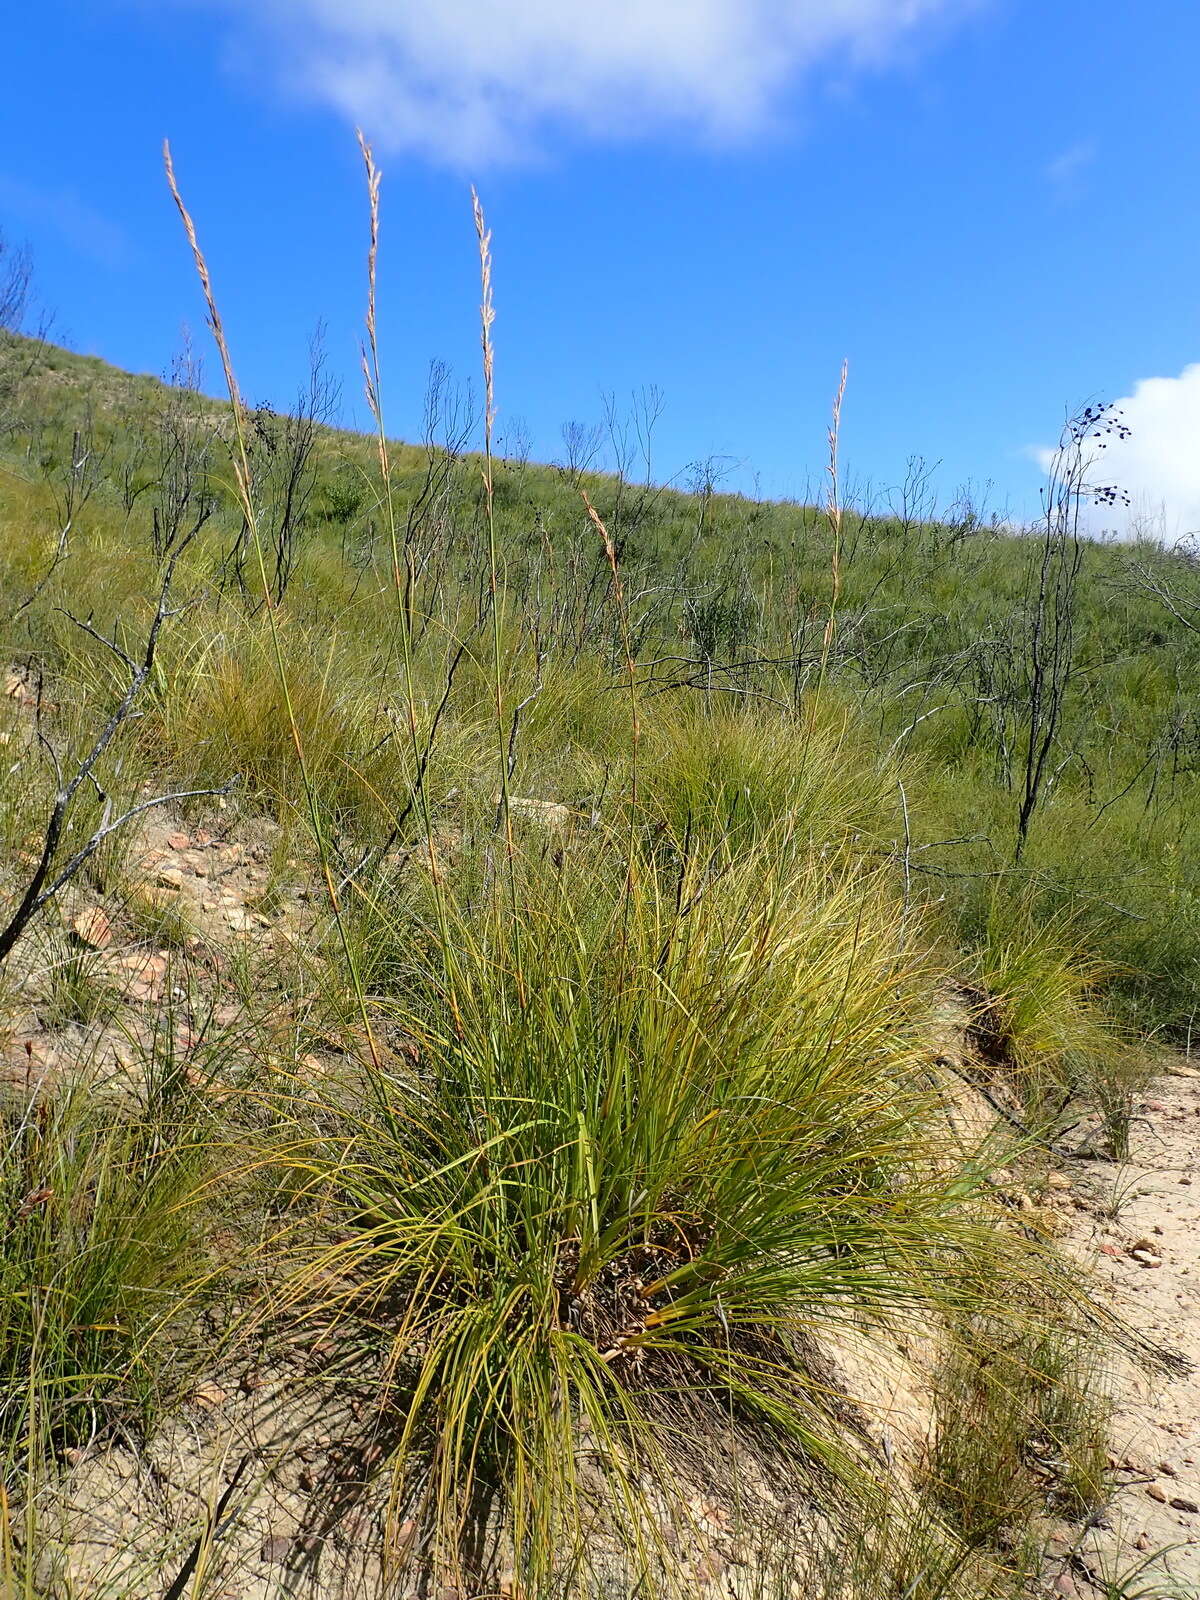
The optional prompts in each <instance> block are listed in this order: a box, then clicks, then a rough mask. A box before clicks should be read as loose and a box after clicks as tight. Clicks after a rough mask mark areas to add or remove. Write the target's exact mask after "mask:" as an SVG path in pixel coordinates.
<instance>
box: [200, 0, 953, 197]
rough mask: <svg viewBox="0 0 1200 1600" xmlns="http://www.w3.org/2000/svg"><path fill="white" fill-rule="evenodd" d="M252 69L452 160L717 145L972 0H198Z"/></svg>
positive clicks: (379, 133)
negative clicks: (231, 22) (583, 141)
mask: <svg viewBox="0 0 1200 1600" xmlns="http://www.w3.org/2000/svg"><path fill="white" fill-rule="evenodd" d="M214 3H217V4H223V5H224V8H225V9H226V10H227V11H228V12H229V13H230V15H231V16H232V17H233V18H235V19H236V24H235V27H236V31H235V35H234V37H235V39H236V40H237V43H238V54H239V56H240V57H241V58H242V60H243V62H245V63H246V64H247V65H250V66H251V69H252V70H253V71H254V72H256V73H257V72H261V71H263V70H264V69H266V70H270V71H273V72H275V73H281V74H282V75H283V78H284V81H285V82H287V83H288V84H289V85H290V86H291V87H294V88H296V87H298V88H299V89H301V90H302V91H303V92H305V93H307V94H308V95H311V96H312V97H314V98H316V99H318V100H323V101H325V102H326V103H328V104H332V105H333V106H335V107H336V108H337V109H338V110H340V111H342V112H344V113H345V114H346V115H347V116H348V117H350V118H352V119H353V120H355V121H361V122H362V123H363V124H364V125H365V126H366V127H367V128H368V130H369V131H370V132H371V134H372V136H373V137H374V138H375V139H377V140H378V141H379V143H381V144H387V145H391V146H392V147H395V148H402V149H409V150H415V151H418V152H420V153H421V154H423V155H426V156H431V157H433V158H434V159H437V160H442V161H447V162H450V163H452V164H455V165H460V166H462V165H469V166H477V165H481V164H484V163H495V162H500V161H513V160H519V159H522V158H529V157H531V156H536V155H538V154H539V153H540V152H541V151H542V150H543V149H545V147H546V145H547V143H548V141H550V140H552V139H553V137H554V136H555V135H556V134H560V135H561V134H562V133H564V132H567V133H573V134H575V135H577V136H579V135H581V136H584V137H587V138H591V139H599V140H621V139H629V138H636V137H639V136H642V135H645V134H648V133H653V132H656V131H663V130H681V131H683V132H686V133H688V134H691V135H693V136H699V137H700V138H703V139H707V140H711V141H717V142H722V143H724V142H730V141H737V140H741V139H745V138H747V137H749V136H750V135H752V134H754V133H756V132H760V131H762V130H763V129H764V128H766V127H769V126H770V124H771V122H772V120H773V118H774V117H775V116H776V115H777V114H778V113H779V111H780V109H781V107H782V103H783V100H784V95H785V91H786V90H788V89H789V88H791V87H792V86H793V85H794V84H796V83H797V81H798V80H799V79H801V78H802V77H803V76H804V75H805V74H806V73H808V72H810V71H812V70H813V69H814V68H817V67H820V66H833V67H845V66H847V65H849V66H852V67H858V68H868V67H869V68H878V67H881V66H883V65H886V64H887V63H888V61H890V60H891V59H893V57H894V55H895V52H896V51H897V49H899V48H901V47H903V46H905V45H907V44H909V43H912V42H915V41H919V40H920V39H922V38H923V37H924V35H925V34H926V33H927V32H928V31H930V29H931V28H932V26H933V25H934V24H936V23H938V22H945V21H951V20H953V19H954V18H955V17H958V16H962V15H965V14H966V13H967V12H969V11H973V10H975V9H976V8H977V6H978V4H979V3H980V0H250V3H247V0H214Z"/></svg>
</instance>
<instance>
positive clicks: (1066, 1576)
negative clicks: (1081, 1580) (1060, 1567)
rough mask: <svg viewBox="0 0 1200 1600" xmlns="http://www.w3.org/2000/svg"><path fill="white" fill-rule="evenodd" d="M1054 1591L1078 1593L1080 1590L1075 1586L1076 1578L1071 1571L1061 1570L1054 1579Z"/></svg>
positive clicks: (1056, 1592)
mask: <svg viewBox="0 0 1200 1600" xmlns="http://www.w3.org/2000/svg"><path fill="white" fill-rule="evenodd" d="M1054 1592H1055V1594H1078V1592H1079V1591H1078V1590H1077V1589H1076V1587H1075V1580H1074V1578H1073V1577H1072V1576H1071V1574H1070V1573H1069V1572H1060V1573H1059V1575H1058V1577H1057V1578H1055V1580H1054Z"/></svg>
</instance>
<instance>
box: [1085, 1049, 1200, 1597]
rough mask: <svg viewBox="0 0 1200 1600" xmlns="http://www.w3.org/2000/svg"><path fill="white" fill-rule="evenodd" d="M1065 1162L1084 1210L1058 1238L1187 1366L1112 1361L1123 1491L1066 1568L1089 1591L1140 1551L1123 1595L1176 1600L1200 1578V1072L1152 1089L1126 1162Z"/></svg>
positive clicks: (1179, 1069) (1117, 1304) (1171, 1075)
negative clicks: (1159, 1368) (1169, 1368)
mask: <svg viewBox="0 0 1200 1600" xmlns="http://www.w3.org/2000/svg"><path fill="white" fill-rule="evenodd" d="M1070 1165H1071V1170H1070V1171H1069V1172H1068V1174H1067V1176H1069V1177H1070V1179H1071V1180H1072V1189H1073V1192H1074V1194H1075V1196H1076V1197H1077V1199H1078V1200H1079V1201H1080V1202H1082V1204H1083V1205H1084V1206H1086V1209H1079V1210H1077V1211H1076V1214H1075V1220H1074V1221H1073V1223H1072V1224H1071V1225H1070V1227H1069V1229H1068V1232H1067V1235H1066V1239H1065V1243H1066V1244H1067V1246H1068V1248H1069V1249H1070V1250H1071V1251H1072V1252H1073V1253H1074V1254H1075V1255H1076V1256H1078V1257H1079V1258H1080V1259H1082V1260H1084V1261H1086V1262H1087V1263H1088V1265H1089V1266H1090V1267H1092V1269H1093V1270H1094V1273H1095V1277H1096V1280H1097V1290H1098V1292H1099V1293H1100V1294H1101V1295H1105V1296H1107V1297H1108V1299H1109V1302H1110V1304H1111V1305H1112V1307H1113V1310H1114V1311H1116V1312H1117V1314H1118V1315H1119V1316H1120V1317H1121V1318H1122V1319H1123V1320H1124V1321H1125V1322H1127V1323H1128V1324H1129V1325H1130V1326H1132V1327H1133V1328H1134V1329H1136V1330H1137V1332H1138V1333H1139V1334H1140V1335H1142V1336H1143V1337H1145V1338H1146V1339H1147V1340H1150V1341H1152V1342H1153V1343H1154V1344H1155V1345H1157V1346H1160V1347H1162V1348H1163V1349H1165V1350H1166V1351H1169V1352H1173V1353H1174V1355H1175V1356H1176V1357H1178V1358H1182V1360H1181V1362H1180V1365H1182V1364H1183V1363H1186V1364H1187V1370H1183V1371H1179V1372H1176V1373H1173V1374H1165V1375H1162V1376H1158V1377H1154V1376H1151V1375H1149V1374H1148V1373H1147V1371H1146V1368H1145V1367H1144V1366H1143V1365H1141V1364H1140V1363H1138V1362H1136V1361H1134V1360H1132V1359H1129V1358H1126V1357H1123V1356H1118V1357H1116V1358H1115V1363H1114V1371H1113V1383H1114V1393H1115V1396H1116V1416H1115V1426H1114V1432H1113V1454H1114V1457H1115V1460H1116V1463H1117V1464H1118V1467H1119V1471H1118V1477H1119V1481H1120V1487H1119V1488H1118V1490H1117V1493H1116V1495H1115V1497H1114V1499H1113V1502H1112V1505H1111V1506H1110V1507H1109V1509H1108V1512H1107V1515H1106V1517H1105V1519H1104V1521H1103V1523H1102V1524H1100V1525H1098V1526H1096V1527H1095V1528H1093V1529H1091V1530H1090V1531H1089V1533H1088V1536H1087V1538H1086V1539H1085V1541H1084V1543H1083V1546H1082V1548H1081V1549H1080V1552H1079V1558H1078V1559H1077V1560H1076V1561H1075V1562H1074V1563H1072V1567H1071V1571H1072V1573H1073V1574H1074V1577H1075V1581H1076V1582H1077V1584H1078V1588H1079V1592H1081V1593H1084V1594H1086V1593H1087V1592H1088V1589H1089V1584H1088V1577H1089V1575H1090V1576H1091V1577H1092V1578H1093V1579H1096V1580H1105V1581H1111V1579H1112V1577H1113V1576H1115V1575H1116V1574H1117V1573H1118V1572H1122V1571H1124V1572H1127V1571H1128V1569H1129V1568H1130V1567H1131V1566H1133V1565H1134V1564H1135V1563H1136V1562H1137V1561H1138V1560H1139V1559H1141V1560H1143V1561H1145V1562H1146V1563H1147V1565H1146V1570H1145V1572H1144V1573H1143V1574H1142V1575H1141V1576H1140V1577H1139V1579H1138V1580H1137V1582H1135V1583H1134V1584H1133V1585H1132V1586H1131V1587H1130V1589H1129V1593H1130V1594H1131V1595H1132V1594H1137V1593H1139V1592H1143V1593H1144V1592H1146V1590H1147V1589H1149V1588H1150V1586H1151V1585H1153V1584H1155V1583H1157V1584H1158V1585H1159V1587H1158V1589H1157V1591H1156V1593H1157V1594H1158V1595H1161V1596H1163V1597H1164V1600H1165V1597H1166V1596H1176V1595H1178V1596H1180V1597H1181V1600H1182V1597H1183V1596H1185V1595H1187V1594H1188V1593H1190V1592H1191V1588H1192V1586H1200V1071H1197V1070H1196V1069H1195V1068H1193V1067H1191V1066H1188V1065H1187V1064H1185V1063H1182V1062H1180V1063H1179V1064H1178V1065H1175V1066H1172V1067H1171V1068H1170V1069H1169V1070H1168V1073H1167V1074H1166V1075H1165V1076H1163V1077H1161V1078H1160V1079H1158V1080H1157V1082H1156V1083H1155V1084H1154V1085H1153V1086H1152V1088H1151V1090H1150V1091H1149V1093H1148V1094H1147V1095H1146V1097H1145V1098H1144V1099H1143V1100H1142V1101H1141V1103H1140V1105H1139V1106H1138V1114H1137V1120H1136V1121H1135V1123H1134V1127H1133V1133H1132V1139H1131V1151H1130V1159H1129V1160H1128V1162H1126V1163H1124V1164H1120V1165H1119V1164H1117V1163H1114V1162H1106V1161H1078V1162H1073V1163H1071V1164H1070ZM1118 1552H1120V1554H1119V1555H1118ZM1139 1553H1141V1554H1139ZM1090 1587H1091V1588H1092V1589H1093V1591H1094V1592H1100V1593H1103V1592H1104V1589H1103V1586H1102V1583H1093V1584H1091V1585H1090ZM1066 1592H1070V1591H1069V1590H1068V1591H1066Z"/></svg>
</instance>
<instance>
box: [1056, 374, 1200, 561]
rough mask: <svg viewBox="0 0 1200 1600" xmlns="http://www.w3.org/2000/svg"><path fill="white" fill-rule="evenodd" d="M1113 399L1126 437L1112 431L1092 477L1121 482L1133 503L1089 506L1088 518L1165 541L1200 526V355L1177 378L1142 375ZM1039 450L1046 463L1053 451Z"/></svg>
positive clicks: (1171, 541)
mask: <svg viewBox="0 0 1200 1600" xmlns="http://www.w3.org/2000/svg"><path fill="white" fill-rule="evenodd" d="M1115 403H1116V407H1117V409H1118V410H1119V411H1120V413H1121V420H1122V421H1123V422H1124V424H1125V426H1126V427H1127V428H1128V429H1129V437H1128V438H1127V439H1116V438H1114V437H1111V436H1110V438H1109V440H1108V441H1107V447H1106V449H1105V452H1104V455H1103V456H1102V457H1100V458H1099V459H1098V460H1097V463H1096V470H1095V473H1094V477H1095V478H1097V479H1098V480H1101V481H1103V482H1104V483H1112V484H1117V485H1119V486H1120V488H1122V489H1123V490H1124V491H1125V493H1126V494H1128V496H1129V499H1130V505H1129V507H1128V508H1127V509H1126V508H1123V507H1118V508H1116V509H1107V508H1106V509H1104V510H1098V509H1097V510H1093V511H1090V512H1089V514H1088V521H1089V522H1090V523H1091V524H1092V526H1093V527H1094V528H1096V529H1099V528H1101V527H1103V528H1109V529H1112V530H1114V531H1115V532H1117V533H1118V534H1120V535H1122V536H1123V537H1131V536H1132V535H1134V534H1136V533H1138V532H1141V531H1144V532H1147V533H1150V534H1152V535H1153V536H1154V537H1156V538H1161V539H1163V540H1164V541H1165V542H1166V543H1168V544H1177V543H1178V542H1179V541H1180V540H1181V539H1184V538H1187V537H1188V536H1189V535H1192V534H1200V444H1198V441H1200V362H1195V363H1193V364H1192V365H1191V366H1187V367H1185V368H1184V369H1183V371H1182V372H1181V373H1180V374H1179V376H1178V377H1177V378H1143V379H1142V380H1141V381H1140V382H1139V383H1136V384H1135V385H1134V387H1133V392H1132V394H1128V395H1123V396H1122V397H1121V398H1120V399H1119V400H1117V401H1116V402H1115ZM1037 455H1038V458H1039V460H1040V461H1041V462H1042V464H1043V465H1045V464H1046V462H1047V461H1048V460H1049V456H1050V452H1049V451H1046V450H1039V451H1038V452H1037Z"/></svg>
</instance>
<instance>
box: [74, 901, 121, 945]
mask: <svg viewBox="0 0 1200 1600" xmlns="http://www.w3.org/2000/svg"><path fill="white" fill-rule="evenodd" d="M71 928H72V931H73V932H74V934H75V937H76V938H77V939H78V940H79V941H80V942H81V943H82V944H86V945H87V946H88V947H89V949H92V950H103V949H105V947H106V946H108V945H110V944H111V943H112V926H111V924H110V923H109V920H108V918H107V917H106V916H105V914H104V912H103V911H102V910H101V909H100V907H99V906H88V908H87V909H86V911H81V912H80V913H79V915H78V916H77V917H76V918H75V919H74V920H73V921H72V923H71Z"/></svg>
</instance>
